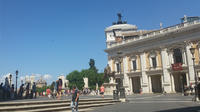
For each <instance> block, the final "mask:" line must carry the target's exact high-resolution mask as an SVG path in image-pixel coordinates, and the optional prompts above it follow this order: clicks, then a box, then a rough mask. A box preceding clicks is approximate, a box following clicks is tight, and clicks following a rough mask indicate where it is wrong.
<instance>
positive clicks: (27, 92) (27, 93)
mask: <svg viewBox="0 0 200 112" xmlns="http://www.w3.org/2000/svg"><path fill="white" fill-rule="evenodd" d="M29 86H30V83H28V84H27V86H26V99H27V98H29Z"/></svg>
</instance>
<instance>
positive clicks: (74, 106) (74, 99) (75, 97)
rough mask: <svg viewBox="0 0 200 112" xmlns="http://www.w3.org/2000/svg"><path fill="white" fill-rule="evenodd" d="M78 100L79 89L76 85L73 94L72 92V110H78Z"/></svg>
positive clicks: (74, 111)
mask: <svg viewBox="0 0 200 112" xmlns="http://www.w3.org/2000/svg"><path fill="white" fill-rule="evenodd" d="M78 102H79V91H78V88H77V87H76V86H74V87H73V94H72V102H71V106H72V112H78Z"/></svg>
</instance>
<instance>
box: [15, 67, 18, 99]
mask: <svg viewBox="0 0 200 112" xmlns="http://www.w3.org/2000/svg"><path fill="white" fill-rule="evenodd" d="M15 73H16V85H15V86H16V87H15V88H16V90H15V92H16V98H17V78H18V70H16V72H15Z"/></svg>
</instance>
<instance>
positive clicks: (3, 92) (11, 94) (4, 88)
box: [0, 77, 15, 100]
mask: <svg viewBox="0 0 200 112" xmlns="http://www.w3.org/2000/svg"><path fill="white" fill-rule="evenodd" d="M14 98H15V91H14V84H12V85H11V84H9V81H8V78H7V77H6V79H5V83H4V85H3V83H1V84H0V100H8V99H14Z"/></svg>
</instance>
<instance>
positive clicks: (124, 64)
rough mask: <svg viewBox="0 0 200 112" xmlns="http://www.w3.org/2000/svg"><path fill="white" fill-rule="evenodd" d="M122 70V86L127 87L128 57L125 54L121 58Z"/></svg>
mask: <svg viewBox="0 0 200 112" xmlns="http://www.w3.org/2000/svg"><path fill="white" fill-rule="evenodd" d="M123 60H124V61H123V71H124V73H123V75H124V81H123V84H124V85H123V86H124V87H125V88H128V87H129V77H128V75H127V73H128V57H127V56H125V57H124V58H123Z"/></svg>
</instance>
